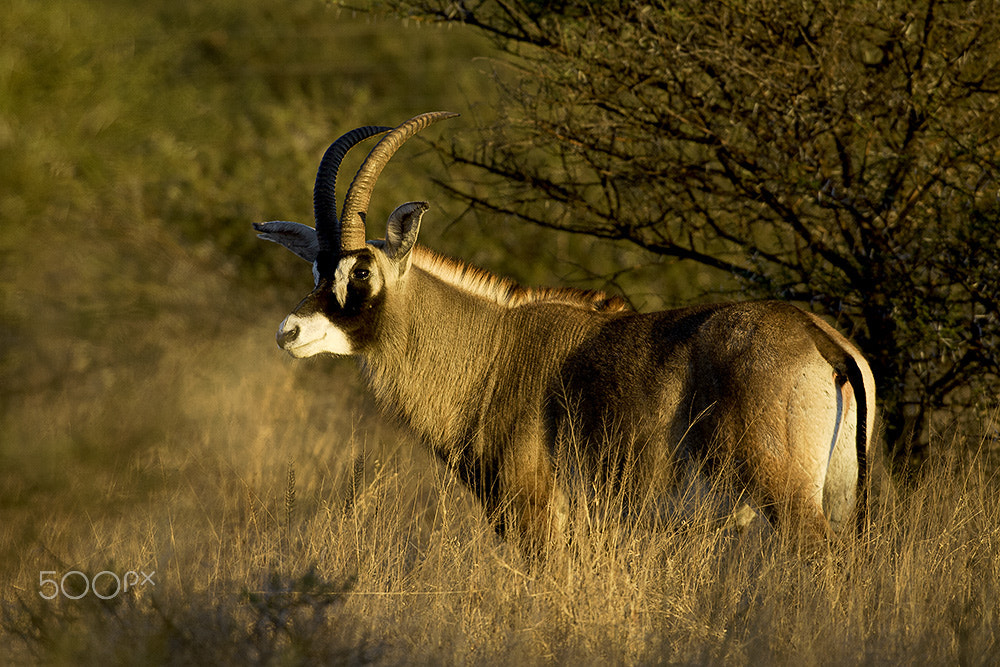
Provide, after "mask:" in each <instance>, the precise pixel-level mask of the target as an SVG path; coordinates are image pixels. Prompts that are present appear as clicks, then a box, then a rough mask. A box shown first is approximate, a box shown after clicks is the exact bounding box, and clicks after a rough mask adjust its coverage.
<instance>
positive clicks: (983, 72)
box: [378, 0, 1000, 449]
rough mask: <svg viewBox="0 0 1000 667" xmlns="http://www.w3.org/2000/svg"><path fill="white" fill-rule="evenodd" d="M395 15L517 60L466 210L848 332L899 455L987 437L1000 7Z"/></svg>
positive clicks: (779, 4) (442, 10) (504, 7)
mask: <svg viewBox="0 0 1000 667" xmlns="http://www.w3.org/2000/svg"><path fill="white" fill-rule="evenodd" d="M378 5H379V6H380V7H382V8H383V9H385V8H388V9H389V10H390V11H395V12H397V13H401V14H403V15H406V16H410V17H418V18H421V19H423V20H425V21H439V22H445V23H448V22H456V23H464V24H467V25H470V26H474V27H476V28H477V29H479V30H481V31H482V32H484V33H486V34H489V35H491V36H492V37H494V38H495V39H496V41H497V43H498V45H499V46H500V47H501V48H503V49H504V50H505V51H506V52H507V54H508V55H507V58H506V60H507V61H508V62H509V63H510V66H509V67H507V68H505V69H502V70H500V73H499V75H498V81H499V83H500V85H502V86H503V91H504V94H503V96H502V98H501V99H502V102H501V104H500V105H499V106H498V109H497V113H496V120H494V121H493V122H492V126H491V127H490V129H489V130H488V131H484V132H483V135H482V136H481V137H480V138H478V139H477V140H475V141H473V142H471V143H469V144H464V145H461V144H460V145H447V146H443V147H442V149H443V150H444V152H445V153H446V154H448V155H449V156H450V157H452V158H453V159H455V160H456V161H458V162H460V163H463V164H466V165H469V166H472V167H475V168H476V169H478V170H479V174H478V176H477V177H476V178H474V179H473V183H472V184H467V183H463V182H459V183H453V184H449V186H448V187H449V189H450V190H451V191H452V192H453V193H454V194H455V195H456V196H458V197H460V198H463V199H465V200H466V201H468V202H469V203H470V205H471V206H473V207H476V208H478V209H479V210H482V211H486V212H489V213H490V214H491V215H498V214H499V215H508V216H511V217H517V218H520V219H522V220H525V221H528V222H531V223H533V224H536V225H539V226H546V227H552V228H556V229H560V230H566V231H571V232H575V233H580V234H586V235H590V236H597V237H602V238H606V239H624V240H627V241H628V242H630V243H632V244H635V245H637V246H639V247H642V248H645V249H647V250H648V251H650V252H652V253H655V254H658V255H660V256H662V257H664V258H674V259H681V260H687V261H688V262H690V263H692V264H696V265H701V266H703V267H707V268H710V269H713V270H715V271H717V272H719V273H722V274H729V275H731V276H733V277H735V278H736V280H737V286H738V288H739V290H740V291H741V292H742V293H743V294H745V295H755V296H767V297H776V298H781V299H786V300H795V301H799V302H801V303H803V304H804V305H806V306H807V307H809V308H811V309H813V310H815V311H817V312H821V313H824V314H826V315H828V316H829V317H830V318H831V319H833V320H835V321H836V323H837V324H838V325H839V326H840V327H841V328H842V329H845V330H847V332H848V333H849V334H851V335H852V336H853V338H854V339H855V340H856V341H857V342H858V343H859V344H860V346H861V347H862V349H863V351H864V352H865V354H866V356H867V358H868V359H869V361H870V363H871V364H872V366H873V369H874V371H875V374H876V379H877V381H876V384H877V386H878V392H879V404H880V407H881V409H882V415H883V420H884V422H885V426H886V429H887V436H888V440H889V443H890V444H891V445H892V446H894V447H898V448H900V449H904V448H905V447H907V446H908V445H909V444H910V443H911V442H913V443H915V444H916V445H917V446H918V447H919V446H920V445H921V444H923V443H924V442H925V441H926V438H927V437H928V435H929V434H930V433H931V432H933V431H934V430H935V429H940V428H944V427H946V426H947V425H949V424H950V423H951V422H952V421H953V420H958V421H961V422H963V423H965V424H966V425H968V424H975V423H977V422H979V423H981V422H982V413H983V409H985V410H987V411H988V410H989V408H990V405H983V401H981V400H979V399H980V397H982V396H996V395H997V393H998V390H1000V348H998V347H997V340H998V334H1000V320H998V318H997V314H996V313H997V310H996V308H995V304H996V301H997V296H998V293H997V289H996V287H995V286H996V281H995V280H990V279H989V278H988V277H987V274H988V273H989V272H990V271H991V270H992V267H994V266H996V264H997V262H998V260H1000V242H998V239H997V234H996V231H995V230H996V228H997V225H998V223H1000V204H998V199H997V193H998V187H1000V155H998V153H997V151H996V145H997V142H998V141H1000V120H998V118H1000V117H998V116H997V114H996V113H994V110H995V109H996V108H997V106H998V104H1000V56H998V54H1000V18H998V17H1000V14H998V12H997V11H996V9H997V8H996V6H995V5H994V3H967V2H960V1H943V2H941V1H934V0H928V1H926V2H918V3H916V4H914V3H912V2H888V3H886V2H874V1H872V2H862V3H857V2H851V3H846V2H840V1H839V0H821V1H819V2H807V3H793V2H784V1H780V0H751V1H748V2H737V3H727V4H725V5H722V6H716V5H708V4H705V3H702V2H697V1H688V0H677V1H674V2H668V3H652V4H650V3H646V2H638V1H636V2H613V3H592V2H589V1H587V0H581V1H580V2H564V3H559V4H558V5H553V6H551V7H547V6H544V5H543V4H541V3H534V2H520V1H514V2H504V3H490V2H480V3H464V4H462V5H461V7H462V8H463V10H464V11H456V10H455V8H456V7H457V5H455V4H454V3H449V2H442V1H439V0H426V1H423V0H401V1H399V2H396V1H390V2H383V3H378ZM487 137H489V139H490V140H488V141H487V139H486V138H487ZM973 239H974V240H973ZM963 256H964V257H969V256H974V257H975V258H976V259H975V260H974V261H975V263H976V264H978V265H980V266H982V267H984V268H983V269H982V270H979V269H973V268H972V267H970V266H969V265H968V263H967V262H966V261H965V260H963V259H962V257H963Z"/></svg>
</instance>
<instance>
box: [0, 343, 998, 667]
mask: <svg viewBox="0 0 1000 667" xmlns="http://www.w3.org/2000/svg"><path fill="white" fill-rule="evenodd" d="M269 334H270V327H266V326H263V325H262V326H261V327H259V329H258V328H254V329H251V330H249V331H246V332H244V333H241V334H233V335H232V336H231V337H229V338H228V339H227V340H225V341H224V344H219V341H214V342H212V343H204V344H203V345H201V346H199V347H197V348H196V349H195V350H194V352H195V354H193V355H192V354H191V351H190V350H187V351H184V352H183V353H182V352H181V350H180V349H178V350H176V351H175V353H174V354H173V355H171V356H175V357H177V358H176V359H174V360H173V361H174V364H175V365H174V364H171V363H163V364H162V365H161V366H162V370H160V371H158V372H156V373H153V374H152V375H151V377H149V378H147V380H146V384H145V385H144V388H143V389H142V390H140V392H139V395H138V396H136V397H135V400H136V401H137V403H139V404H144V405H146V406H148V407H147V408H146V410H145V412H142V413H140V414H139V415H135V416H133V417H125V418H124V421H125V422H128V421H130V419H146V418H150V419H161V420H163V419H167V418H166V417H164V416H163V415H160V414H158V412H157V406H158V403H156V402H155V399H157V398H165V397H166V396H167V394H170V396H169V400H168V401H167V405H170V406H171V407H172V409H174V410H176V413H175V414H173V415H171V416H170V417H169V421H170V422H171V424H172V425H173V428H171V427H168V426H166V425H165V426H164V427H163V429H162V436H161V438H160V439H159V440H158V441H157V442H153V443H149V444H147V445H145V446H144V447H143V448H141V451H133V452H130V453H129V454H128V456H127V457H125V458H124V459H120V460H118V461H117V462H116V464H115V466H114V469H113V470H107V471H105V473H104V474H102V475H99V476H94V477H91V478H90V479H88V480H77V482H78V486H73V485H70V486H69V488H65V489H59V490H50V492H49V493H48V494H47V495H46V496H45V497H44V498H43V499H42V500H43V501H44V505H43V506H44V513H42V512H39V510H40V509H41V507H42V506H37V505H33V506H32V507H23V508H22V509H21V510H20V512H11V511H7V512H6V514H7V518H8V520H11V519H12V520H13V521H14V523H15V524H17V523H18V522H21V523H25V522H28V523H31V522H35V523H37V522H42V523H44V530H39V531H37V532H36V533H35V534H34V535H33V537H32V539H30V540H29V541H27V542H26V543H22V544H18V545H16V547H17V548H16V549H15V551H17V552H18V553H19V555H20V558H18V559H17V560H16V562H15V563H8V564H7V565H6V566H5V570H6V571H5V572H4V578H5V579H8V580H9V581H10V582H11V584H10V585H8V586H5V588H4V591H3V634H4V635H6V636H4V637H3V638H2V640H0V645H4V646H6V647H8V648H7V649H6V650H9V651H13V653H12V655H11V657H13V658H16V659H21V660H26V661H27V660H37V659H41V660H45V661H55V662H70V661H72V662H76V661H83V662H86V663H101V662H107V661H109V660H113V661H116V662H117V661H123V660H125V661H130V662H134V661H137V660H144V661H145V660H151V661H154V662H167V663H170V662H185V661H187V660H194V659H198V660H199V661H204V660H214V661H221V662H233V661H237V660H238V661H246V660H250V661H253V662H282V663H285V662H300V661H303V662H313V661H324V662H341V661H347V662H373V663H379V664H399V663H407V664H410V663H414V662H416V663H421V662H423V663H440V662H455V663H477V664H480V663H486V664H506V663H518V664H520V663H545V662H555V663H567V662H574V661H576V662H585V663H588V664H593V663H601V664H604V663H613V664H618V663H622V664H635V663H659V662H669V663H704V662H713V663H714V662H722V661H724V662H727V663H760V662H761V661H766V662H767V663H770V664H774V663H793V662H794V663H800V662H802V661H805V662H808V663H811V664H838V663H879V664H881V663H886V662H892V663H900V662H902V663H914V662H920V663H955V662H960V663H962V664H988V663H990V662H995V661H996V660H997V659H998V658H1000V636H998V624H1000V618H998V616H997V609H996V600H997V599H1000V583H998V582H1000V564H998V560H997V557H996V554H997V553H998V550H1000V508H998V505H997V502H996V498H997V497H998V493H997V492H998V484H997V480H996V479H995V478H994V477H991V476H989V475H988V474H987V472H986V470H985V467H984V466H982V465H979V462H977V461H976V460H974V459H973V460H967V459H960V457H957V456H956V457H952V458H946V459H943V460H941V461H938V462H936V463H935V464H934V465H935V467H934V470H933V472H932V473H930V474H928V475H927V476H926V477H925V478H924V479H923V480H922V481H921V482H920V483H918V484H917V485H916V486H915V487H914V488H912V489H910V490H907V491H905V492H902V491H898V490H896V489H895V487H894V486H893V485H892V484H891V483H890V482H889V480H888V478H887V476H886V475H885V473H884V471H882V470H881V469H879V470H878V471H877V474H876V475H875V489H874V493H873V525H872V528H871V530H870V531H869V533H868V534H867V535H865V536H864V537H863V538H860V539H854V538H852V539H849V540H847V542H846V543H845V544H844V545H842V547H841V548H840V549H839V550H838V552H837V554H836V556H835V558H833V559H832V560H831V562H829V563H823V564H804V563H803V562H802V561H801V560H800V559H799V558H797V557H796V556H795V554H794V553H792V552H791V551H790V550H789V549H788V548H787V547H786V546H784V545H783V541H782V537H781V536H780V535H768V534H765V533H762V532H761V531H756V532H754V531H750V532H748V533H747V534H745V535H740V534H737V533H735V532H732V531H727V530H718V529H712V528H708V527H706V524H707V523H708V522H702V521H699V520H697V516H695V517H694V520H690V521H687V522H684V523H683V524H680V523H679V524H677V525H673V526H667V527H665V529H662V530H656V531H652V532H651V531H645V530H628V529H624V528H620V529H614V528H608V529H606V530H602V531H596V532H593V533H589V534H588V533H586V532H583V531H579V532H578V534H577V535H576V537H575V540H574V541H573V542H572V544H571V545H570V546H569V547H567V549H566V550H564V551H562V552H559V553H556V554H554V555H553V556H552V557H551V558H550V559H549V560H548V561H547V562H546V563H544V564H543V565H542V566H540V567H531V566H530V564H528V563H526V562H525V561H524V560H523V559H522V558H521V556H520V555H519V554H518V553H517V552H516V551H515V550H513V549H512V548H511V547H510V546H509V545H507V544H505V543H502V542H500V541H498V540H497V539H496V538H495V537H494V536H493V534H492V533H491V531H490V530H489V528H488V527H487V526H486V524H485V522H484V521H483V519H482V517H481V515H480V513H479V511H478V508H477V507H476V505H475V503H474V502H472V500H471V499H470V497H469V496H468V494H467V493H466V492H465V490H464V489H462V488H461V487H460V486H459V485H458V484H457V483H456V482H455V480H454V478H453V477H452V476H451V475H450V474H448V473H447V471H444V470H443V469H441V468H440V467H439V465H438V464H437V463H436V462H434V461H432V460H431V459H430V458H429V457H428V456H426V455H425V454H423V453H422V452H421V451H420V450H418V449H414V448H413V447H412V446H411V445H410V443H409V441H408V440H407V439H406V438H405V437H403V436H401V435H400V434H398V433H396V432H395V431H393V430H392V429H391V428H389V427H386V426H384V425H383V424H382V422H381V420H380V419H379V418H377V417H375V416H373V415H372V414H371V412H370V407H369V406H368V404H367V403H366V402H365V401H364V400H361V401H359V400H357V399H356V398H354V397H355V396H357V395H358V393H359V389H358V388H357V387H356V386H354V381H353V379H352V378H353V369H352V368H351V367H350V364H341V363H337V362H319V363H308V362H307V363H291V362H287V361H285V360H284V359H282V358H281V357H280V355H279V354H278V353H277V351H275V350H273V349H272V348H271V346H270V343H269V341H268V338H269ZM57 413H58V410H57V411H56V414H54V415H53V413H52V411H50V415H52V416H54V417H55V418H58V417H59V415H58V414H57ZM109 428H112V427H111V426H110V425H109ZM116 428H119V429H126V430H127V429H128V424H127V423H126V424H124V425H123V424H121V423H119V424H118V425H117V426H116ZM967 450H968V447H967V443H955V445H954V446H952V447H949V448H948V449H947V451H955V452H957V451H967ZM100 467H101V466H93V467H92V468H88V470H92V471H96V470H98V469H99V468H100ZM94 498H100V499H101V502H97V503H96V504H94V503H93V502H92V501H93V499H94ZM42 516H44V518H40V517H42ZM8 525H10V524H8ZM43 570H55V571H57V572H59V573H63V572H67V571H70V570H79V571H81V572H84V573H87V574H89V575H90V576H93V575H94V574H96V573H97V572H100V571H102V570H110V571H114V572H119V573H122V572H124V571H126V570H141V571H146V572H150V571H155V572H156V574H155V576H154V580H155V582H156V585H155V588H153V587H149V586H146V587H143V588H139V589H136V590H135V591H134V592H130V593H129V594H127V595H124V594H123V595H120V596H118V597H116V598H114V599H112V600H109V601H107V602H104V601H102V600H100V599H98V598H96V597H94V595H93V594H90V595H87V596H85V597H84V598H82V599H81V600H79V601H72V600H66V599H56V600H51V601H47V600H42V599H41V598H40V596H39V594H38V591H39V586H38V579H39V572H40V571H43Z"/></svg>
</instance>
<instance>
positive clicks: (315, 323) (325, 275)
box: [254, 111, 458, 357]
mask: <svg viewBox="0 0 1000 667" xmlns="http://www.w3.org/2000/svg"><path fill="white" fill-rule="evenodd" d="M457 115H458V114H454V113H449V112H444V111H439V112H433V113H425V114H421V115H419V116H415V117H413V118H411V119H410V120H408V121H406V122H405V123H403V124H402V125H400V126H399V127H397V128H395V129H393V128H389V127H380V126H366V127H361V128H358V129H355V130H352V131H351V132H348V133H347V134H345V135H343V136H342V137H340V138H339V139H337V140H336V141H335V142H334V143H333V144H332V145H331V146H330V147H329V148H328V149H327V151H326V153H325V154H324V155H323V159H322V161H321V162H320V166H319V170H318V171H317V173H316V185H315V187H314V189H313V210H314V215H315V218H316V227H315V229H314V228H312V227H309V226H307V225H303V224H300V223H297V222H282V221H275V222H264V223H255V224H254V228H255V229H256V230H257V231H258V232H259V234H258V236H259V237H260V238H262V239H266V240H268V241H274V242H275V243H279V244H281V245H283V246H284V247H286V248H288V249H289V250H291V251H292V252H294V253H295V254H296V255H298V256H299V257H301V258H302V259H304V260H306V261H307V262H310V263H311V264H312V265H313V278H314V281H315V285H314V288H313V291H312V292H310V293H309V295H308V296H306V298H305V299H303V300H302V301H301V302H300V303H299V305H298V306H297V307H296V308H295V310H293V311H292V313H291V314H290V315H289V316H288V317H286V318H285V320H284V321H283V322H282V323H281V326H280V327H279V328H278V333H277V336H276V337H277V340H278V345H279V346H280V347H281V348H282V349H283V350H285V351H287V352H288V353H289V354H291V355H292V356H295V357H311V356H313V355H315V354H321V353H324V352H325V353H329V354H334V355H350V354H356V353H358V352H361V351H363V350H364V349H365V347H366V346H367V345H368V344H369V343H370V342H371V341H372V340H373V338H374V336H375V333H376V331H377V330H378V318H379V316H380V312H381V308H380V307H379V306H380V305H381V303H382V302H383V301H384V299H385V295H386V291H387V290H391V289H393V288H394V286H395V284H396V283H398V282H399V281H400V280H402V279H404V278H405V275H406V273H407V271H408V269H409V266H410V251H411V250H412V249H413V245H414V243H415V242H416V240H417V231H418V230H419V228H420V219H421V217H423V214H424V212H425V211H426V210H427V208H428V205H427V203H426V202H409V203H406V204H403V205H401V206H399V207H398V208H397V209H396V210H395V211H393V212H392V214H391V215H390V216H389V220H388V223H387V226H386V233H385V240H377V241H371V242H369V241H368V240H367V233H366V230H365V217H366V215H367V213H368V204H369V202H370V201H371V195H372V190H373V189H374V187H375V182H376V181H377V180H378V176H379V174H380V173H381V172H382V169H383V167H385V165H386V163H387V162H388V161H389V159H390V158H391V157H392V155H393V154H394V153H395V152H396V151H397V150H398V149H399V147H400V146H402V145H403V143H404V142H405V141H406V140H407V139H409V138H410V137H412V136H413V135H415V134H416V133H417V132H419V131H420V130H422V129H424V128H425V127H427V126H428V125H430V124H431V123H434V122H436V121H438V120H443V119H445V118H451V117H454V116H457ZM386 133H387V134H386ZM378 134H385V136H384V137H383V138H382V140H381V141H379V142H378V144H376V145H375V147H374V148H373V149H372V151H371V152H370V153H369V154H368V157H366V158H365V161H364V163H363V164H362V165H361V168H360V169H359V170H358V173H357V175H355V177H354V181H353V182H352V183H351V185H350V187H349V188H348V191H347V195H346V196H345V199H344V207H343V209H342V212H341V214H340V217H339V218H338V217H337V212H336V208H337V200H336V182H337V171H338V169H339V168H340V163H341V161H342V160H343V158H344V156H345V155H346V154H347V152H348V151H349V150H350V149H351V148H352V147H353V146H355V145H356V144H358V143H360V142H362V141H364V140H365V139H367V138H369V137H373V136H375V135H378Z"/></svg>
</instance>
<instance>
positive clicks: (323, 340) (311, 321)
mask: <svg viewBox="0 0 1000 667" xmlns="http://www.w3.org/2000/svg"><path fill="white" fill-rule="evenodd" d="M296 328H297V329H298V334H297V335H296V336H295V337H294V338H291V339H289V340H287V341H286V342H283V343H280V344H281V347H282V348H283V349H284V350H285V351H286V352H288V353H289V354H290V355H292V356H293V357H298V358H299V359H301V358H303V357H311V356H313V355H316V354H323V353H326V354H335V355H341V356H343V355H349V354H353V353H354V346H353V345H351V341H350V339H349V338H348V337H347V334H345V333H344V331H343V330H342V329H341V328H340V327H338V326H337V325H335V324H334V323H333V322H331V321H330V320H328V319H326V318H325V317H324V316H323V315H321V314H319V313H312V314H310V315H306V316H300V315H295V314H292V315H289V316H288V317H286V318H285V321H284V322H282V323H281V327H280V328H279V329H278V339H279V341H280V340H281V337H282V335H283V334H285V333H286V332H287V333H290V332H291V331H293V330H294V329H296Z"/></svg>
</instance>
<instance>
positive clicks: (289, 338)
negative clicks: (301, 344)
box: [274, 324, 299, 350]
mask: <svg viewBox="0 0 1000 667" xmlns="http://www.w3.org/2000/svg"><path fill="white" fill-rule="evenodd" d="M274 337H275V339H277V341H278V347H280V348H281V349H283V350H284V349H285V348H286V347H288V346H289V345H290V344H291V343H294V342H295V339H296V338H298V337H299V327H298V325H296V324H293V325H292V326H290V327H288V328H287V329H286V328H285V327H284V326H282V327H281V328H280V329H278V333H277V334H275V336H274Z"/></svg>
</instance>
